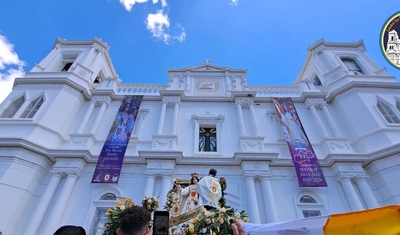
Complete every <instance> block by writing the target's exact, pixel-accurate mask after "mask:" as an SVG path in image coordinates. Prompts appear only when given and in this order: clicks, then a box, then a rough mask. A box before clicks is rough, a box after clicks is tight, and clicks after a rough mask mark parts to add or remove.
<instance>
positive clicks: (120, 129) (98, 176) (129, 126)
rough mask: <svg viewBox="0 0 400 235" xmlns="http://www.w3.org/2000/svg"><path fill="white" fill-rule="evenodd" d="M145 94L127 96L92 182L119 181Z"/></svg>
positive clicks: (109, 135) (111, 130) (105, 144)
mask: <svg viewBox="0 0 400 235" xmlns="http://www.w3.org/2000/svg"><path fill="white" fill-rule="evenodd" d="M142 99H143V96H132V95H131V96H125V97H124V99H123V101H122V103H121V105H120V107H119V109H118V113H117V115H116V116H115V119H114V122H113V124H112V126H111V129H110V132H109V134H108V136H107V139H106V142H105V143H104V145H103V148H102V150H101V152H100V155H99V159H98V160H97V165H96V169H95V171H94V174H93V178H92V183H118V180H119V174H120V172H121V167H122V163H123V161H124V156H125V151H126V148H127V146H128V142H129V139H130V136H131V134H132V130H133V127H134V126H135V122H136V117H137V114H138V111H139V108H140V104H141V103H142Z"/></svg>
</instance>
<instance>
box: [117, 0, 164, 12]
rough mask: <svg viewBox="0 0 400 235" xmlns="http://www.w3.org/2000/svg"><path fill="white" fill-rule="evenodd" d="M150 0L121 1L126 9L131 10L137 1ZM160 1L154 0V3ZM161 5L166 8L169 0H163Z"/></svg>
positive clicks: (144, 1)
mask: <svg viewBox="0 0 400 235" xmlns="http://www.w3.org/2000/svg"><path fill="white" fill-rule="evenodd" d="M148 1H149V0H119V2H120V3H121V4H122V5H123V6H124V8H125V10H127V11H131V10H132V7H133V6H134V5H135V4H136V3H146V2H148ZM156 3H158V0H153V4H156ZM161 6H162V7H163V8H164V7H166V6H167V0H161Z"/></svg>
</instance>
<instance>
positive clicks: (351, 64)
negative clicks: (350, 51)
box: [342, 58, 364, 75]
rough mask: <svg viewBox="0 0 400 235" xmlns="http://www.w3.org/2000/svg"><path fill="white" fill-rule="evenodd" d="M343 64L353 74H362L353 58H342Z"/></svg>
mask: <svg viewBox="0 0 400 235" xmlns="http://www.w3.org/2000/svg"><path fill="white" fill-rule="evenodd" d="M342 62H343V64H344V65H345V66H346V68H347V70H348V71H349V72H350V73H352V74H354V75H361V74H364V73H363V71H362V70H361V68H360V66H359V65H358V64H357V62H356V61H355V60H354V59H351V58H342Z"/></svg>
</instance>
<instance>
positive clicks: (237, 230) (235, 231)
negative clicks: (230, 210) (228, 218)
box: [231, 220, 245, 235]
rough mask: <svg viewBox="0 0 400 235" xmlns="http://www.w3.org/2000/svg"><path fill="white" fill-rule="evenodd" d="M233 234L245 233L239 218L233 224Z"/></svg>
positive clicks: (242, 234)
mask: <svg viewBox="0 0 400 235" xmlns="http://www.w3.org/2000/svg"><path fill="white" fill-rule="evenodd" d="M231 227H232V232H233V235H245V234H244V230H243V227H242V224H241V223H240V221H239V220H236V221H235V223H233V224H232V225H231Z"/></svg>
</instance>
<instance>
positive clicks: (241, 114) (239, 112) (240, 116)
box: [236, 104, 245, 136]
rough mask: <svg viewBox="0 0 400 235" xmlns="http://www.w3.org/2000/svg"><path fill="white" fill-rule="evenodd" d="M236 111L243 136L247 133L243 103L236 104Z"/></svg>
mask: <svg viewBox="0 0 400 235" xmlns="http://www.w3.org/2000/svg"><path fill="white" fill-rule="evenodd" d="M236 111H237V116H238V119H239V130H240V135H241V136H242V135H245V130H244V121H243V111H242V105H241V104H236Z"/></svg>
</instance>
